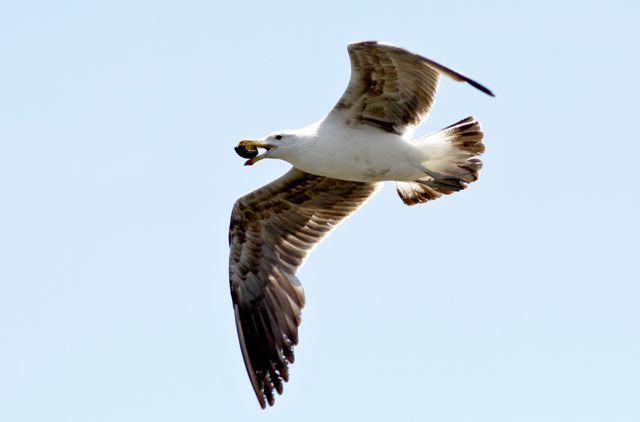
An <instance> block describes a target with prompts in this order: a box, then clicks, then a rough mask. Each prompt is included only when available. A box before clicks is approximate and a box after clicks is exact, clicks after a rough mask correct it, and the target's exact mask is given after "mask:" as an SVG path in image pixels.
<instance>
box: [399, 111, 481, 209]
mask: <svg viewBox="0 0 640 422" xmlns="http://www.w3.org/2000/svg"><path fill="white" fill-rule="evenodd" d="M483 137H484V134H483V133H482V130H481V128H480V124H479V123H478V122H477V121H476V120H475V119H474V118H473V117H467V118H466V119H463V120H461V121H459V122H457V123H454V124H452V125H451V126H447V127H446V128H444V129H442V130H440V131H438V132H435V133H432V134H429V135H427V136H424V137H422V138H420V139H418V140H417V141H416V142H415V143H414V145H415V146H416V147H418V149H419V150H420V152H421V154H422V157H421V163H422V165H423V166H424V168H425V177H424V178H421V179H419V180H416V181H414V182H396V190H397V192H398V195H400V198H401V199H402V200H403V201H404V203H405V204H407V205H414V204H418V203H422V202H427V201H429V200H433V199H436V198H439V197H440V196H442V195H443V194H444V195H449V194H451V193H453V192H457V191H459V190H462V189H464V188H466V187H467V184H468V183H471V182H474V181H476V180H477V179H478V172H479V171H480V169H481V168H482V161H480V159H479V158H478V156H479V155H480V154H482V153H483V152H484V144H483V143H482V139H483Z"/></svg>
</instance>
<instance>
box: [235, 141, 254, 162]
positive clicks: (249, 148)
mask: <svg viewBox="0 0 640 422" xmlns="http://www.w3.org/2000/svg"><path fill="white" fill-rule="evenodd" d="M234 149H235V150H236V154H238V155H239V156H240V157H242V158H253V157H255V156H256V155H258V148H257V147H256V146H255V145H247V144H246V143H242V142H241V143H239V144H238V146H237V147H235V148H234Z"/></svg>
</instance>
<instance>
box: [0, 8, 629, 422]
mask: <svg viewBox="0 0 640 422" xmlns="http://www.w3.org/2000/svg"><path fill="white" fill-rule="evenodd" d="M639 20H640V7H639V6H638V2H636V1H629V2H615V1H613V2H610V1H609V2H605V1H602V2H591V1H579V2H578V1H575V2H572V1H567V2H558V1H536V2H533V1H530V2H525V3H518V2H513V1H490V2H474V3H471V2H462V1H437V2H432V1H414V2H410V1H399V0H396V1H386V2H375V1H367V2H342V1H324V2H313V3H309V4H304V3H302V2H293V1H292V2H286V3H285V2H280V3H277V2H276V3H273V2H260V3H258V2H254V3H250V2H240V1H237V2H224V4H223V2H212V1H183V2H157V1H142V2H129V1H108V2H107V1H104V2H84V1H63V2H44V1H40V2H38V1H24V2H3V3H2V5H1V6H0V62H1V65H0V201H1V204H0V420H2V421H7V422H21V421H47V422H54V421H55V422H57V421H61V422H62V421H64V422H69V421H78V422H80V421H81V422H86V421H118V422H125V421H136V422H139V421H156V422H161V421H183V420H188V421H208V422H211V421H226V420H234V421H249V420H252V421H255V420H265V421H267V420H270V421H279V422H286V421H296V422H300V421H305V422H306V421H327V420H370V421H389V420H403V421H413V420H416V421H417V420H420V421H439V422H441V421H490V422H501V421H505V422H507V421H509V422H511V421H536V422H539V421H546V422H550V421H581V422H587V421H607V422H610V421H630V422H631V421H634V422H637V421H638V420H640V400H639V398H640V333H639V326H640V306H639V303H640V284H639V283H640V274H639V273H640V272H639V271H638V260H639V259H640V254H639V249H640V248H639V245H638V239H639V238H640V227H639V226H640V224H639V217H638V216H639V215H640V205H639V200H638V194H639V193H640V192H639V188H638V182H637V179H638V159H639V156H640V135H639V131H638V129H637V123H638V98H640V88H639V83H638V75H639V74H640V59H639V57H640V55H639V54H638V40H640V30H638V21H639ZM366 39H373V40H383V41H387V42H391V43H394V44H397V45H400V46H403V47H406V48H409V49H411V50H413V51H416V52H418V53H420V54H423V55H425V56H427V57H430V58H433V59H435V60H437V61H439V62H441V63H443V64H445V65H448V66H451V67H453V68H455V69H458V70H460V71H462V72H464V73H466V74H467V75H469V76H470V77H472V78H474V79H477V80H478V81H480V82H482V83H483V84H486V85H487V86H488V87H490V88H491V89H492V90H493V91H494V92H495V93H496V95H497V97H496V98H490V97H488V96H485V95H483V94H481V93H480V92H478V91H476V90H474V89H472V88H470V87H469V86H465V85H462V84H457V83H454V82H451V81H448V80H444V81H443V83H442V84H441V88H440V93H439V96H438V100H437V101H436V104H435V109H434V112H433V114H432V116H431V118H430V119H429V121H428V122H427V123H426V124H425V125H424V126H423V127H422V128H421V129H420V130H419V131H418V132H417V134H418V135H420V134H424V133H427V132H430V131H432V130H435V129H438V128H441V127H444V126H446V125H448V124H450V123H453V122H454V121H457V120H459V119H461V118H464V117H466V116H468V115H474V116H475V117H476V118H477V119H478V120H479V121H480V122H481V123H482V125H483V129H484V131H485V134H486V138H485V142H486V145H487V153H486V155H485V156H484V163H485V167H484V169H483V171H482V174H481V177H480V180H479V181H478V182H477V183H474V184H473V185H471V186H470V188H469V189H468V190H466V191H464V192H461V193H458V194H455V195H452V196H451V197H447V198H443V199H440V200H438V201H435V202H433V203H429V204H426V205H422V206H416V207H411V208H409V207H406V206H404V205H403V204H402V203H401V201H400V199H399V198H398V197H397V195H396V193H395V192H394V189H393V188H392V186H391V185H388V186H386V188H385V189H384V190H383V191H382V192H381V193H380V194H378V196H376V197H375V198H374V199H373V200H372V201H370V202H369V203H368V204H367V205H366V207H364V208H363V209H362V210H361V211H360V212H359V213H357V214H356V215H355V216H354V217H352V218H351V219H349V220H347V222H345V223H344V224H343V225H342V226H340V228H339V229H338V230H337V231H336V232H334V233H333V234H332V235H331V236H330V237H329V238H328V239H327V240H326V241H325V242H324V243H323V244H322V245H321V246H320V247H318V248H317V249H316V251H315V252H314V254H313V255H312V256H311V258H310V259H309V260H308V261H307V264H306V266H305V267H303V269H302V270H301V271H300V273H299V276H300V278H301V280H302V282H303V284H304V286H305V291H306V294H307V306H306V308H305V309H304V313H303V324H302V326H301V330H300V339H301V343H300V345H299V347H298V348H297V349H296V363H295V364H294V365H293V366H292V368H291V380H290V382H289V383H288V384H286V385H285V394H284V395H283V396H280V397H278V399H277V402H276V406H275V407H274V408H271V409H269V410H267V411H263V410H261V409H260V408H259V406H258V403H257V401H256V400H255V397H254V395H253V391H252V390H251V386H250V383H249V380H248V378H247V376H246V373H245V369H244V365H243V362H242V358H241V353H240V349H239V346H238V342H237V338H236V331H235V326H234V320H233V311H232V306H231V298H230V295H229V289H228V273H227V271H228V270H227V260H228V247H227V228H228V221H229V214H230V210H231V207H232V205H233V202H234V201H235V199H236V198H238V197H239V196H241V195H242V194H244V193H246V192H247V191H249V190H252V189H254V188H257V187H259V186H261V185H263V184H265V183H266V182H268V181H270V180H271V179H273V178H275V177H277V176H278V175H280V174H281V173H283V172H284V171H285V170H286V169H287V168H288V165H286V164H285V163H278V162H275V161H271V160H269V161H262V162H260V163H259V165H256V166H254V167H252V168H248V167H244V166H243V165H242V163H243V160H242V159H241V158H239V157H237V156H236V155H235V153H234V151H233V146H234V145H235V144H236V143H237V141H238V140H240V139H242V138H246V137H261V136H263V135H265V134H266V133H269V132H271V131H274V130H277V129H282V128H296V127H301V126H304V125H306V124H308V123H311V122H313V121H315V120H317V119H319V118H321V117H322V116H323V115H324V114H325V113H326V112H328V111H329V109H330V108H331V107H332V106H333V104H335V102H336V101H337V99H338V97H339V96H340V94H341V93H342V91H343V90H344V88H345V86H346V84H347V81H348V77H349V61H348V56H347V52H346V45H347V44H348V43H349V42H352V41H357V40H366Z"/></svg>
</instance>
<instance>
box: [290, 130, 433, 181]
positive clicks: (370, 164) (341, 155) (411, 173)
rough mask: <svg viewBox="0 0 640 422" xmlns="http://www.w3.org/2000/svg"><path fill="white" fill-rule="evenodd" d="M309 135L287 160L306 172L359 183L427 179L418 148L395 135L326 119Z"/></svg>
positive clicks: (310, 131)
mask: <svg viewBox="0 0 640 422" xmlns="http://www.w3.org/2000/svg"><path fill="white" fill-rule="evenodd" d="M312 133H313V135H311V134H312ZM309 134H310V136H308V137H307V136H305V139H304V147H303V148H300V149H298V150H297V151H296V153H295V154H290V155H289V156H287V157H286V160H287V161H289V162H290V163H291V164H293V165H294V166H295V167H298V168H299V169H301V170H304V171H306V172H309V173H312V174H317V175H320V176H326V177H332V178H335V179H342V180H353V181H359V182H379V181H384V180H402V181H413V180H416V179H418V178H420V177H422V176H424V173H423V172H422V171H421V170H420V167H419V165H418V162H419V161H418V160H417V158H418V151H417V149H416V148H415V147H414V146H413V145H412V144H411V143H410V142H409V141H407V140H406V139H404V138H402V137H401V136H398V135H395V134H393V133H389V132H385V131H383V130H380V129H377V128H373V127H370V126H360V127H357V128H351V127H348V126H346V125H344V124H342V123H341V122H335V121H333V120H332V119H325V120H323V121H321V122H319V123H318V124H316V125H312V126H310V127H309ZM301 146H302V145H301Z"/></svg>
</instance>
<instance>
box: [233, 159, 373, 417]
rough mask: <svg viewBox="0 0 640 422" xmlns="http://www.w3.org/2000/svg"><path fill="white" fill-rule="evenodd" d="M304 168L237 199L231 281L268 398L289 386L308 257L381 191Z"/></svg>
mask: <svg viewBox="0 0 640 422" xmlns="http://www.w3.org/2000/svg"><path fill="white" fill-rule="evenodd" d="M378 187H379V185H378V184H374V183H361V182H349V181H344V180H337V179H331V178H327V177H321V176H315V175H311V174H309V173H305V172H303V171H301V170H298V169H296V168H293V169H291V170H290V171H289V172H287V173H286V174H284V175H283V176H282V177H280V178H278V179H276V180H274V181H273V182H271V183H269V184H268V185H266V186H263V187H262V188H260V189H258V190H256V191H254V192H251V193H249V194H247V195H245V196H243V197H242V198H240V199H239V200H238V201H236V203H235V205H234V207H233V212H232V213H231V225H230V228H229V245H230V254H229V281H230V284H231V297H232V299H233V308H234V311H235V317H236V328H237V330H238V337H239V339H240V348H241V349H242V355H243V357H244V363H245V365H246V368H247V372H248V374H249V378H250V379H251V384H252V385H253V389H254V391H255V393H256V396H257V397H258V401H259V402H260V405H261V406H262V407H263V408H264V407H266V404H267V403H269V405H273V402H274V393H273V391H274V390H275V391H277V392H278V394H281V393H282V382H283V381H288V379H289V375H288V364H289V363H293V360H294V356H293V346H294V345H296V344H297V343H298V326H299V325H300V314H301V309H302V307H303V306H304V291H303V289H302V285H301V284H300V282H299V281H298V279H297V277H296V276H295V273H296V270H297V269H298V267H300V266H301V265H302V263H303V262H304V260H305V258H306V256H307V255H308V254H309V252H310V251H311V250H312V249H313V247H314V246H315V245H317V244H318V243H319V242H320V241H321V240H322V239H323V238H324V237H325V236H326V235H327V234H328V233H329V232H330V231H331V230H333V229H334V228H335V227H336V226H337V224H338V223H340V222H341V221H342V220H343V219H344V218H345V217H347V216H349V215H350V214H351V213H353V212H354V211H356V210H357V209H358V208H359V207H360V206H362V205H363V204H364V203H365V202H366V200H367V199H368V198H369V197H370V196H371V195H372V194H373V193H375V192H376V190H377V189H378Z"/></svg>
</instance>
